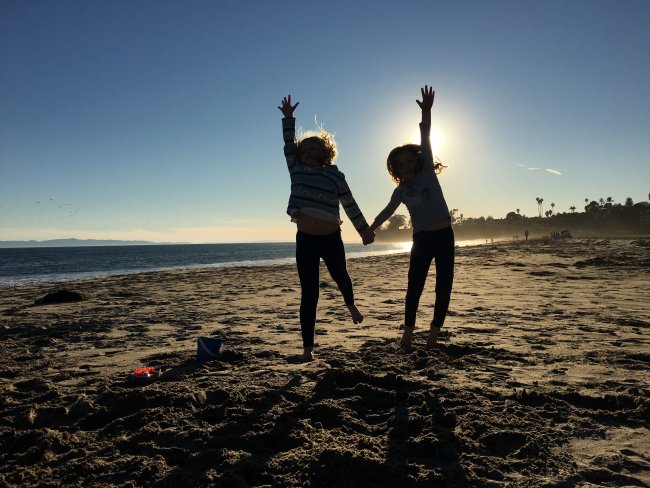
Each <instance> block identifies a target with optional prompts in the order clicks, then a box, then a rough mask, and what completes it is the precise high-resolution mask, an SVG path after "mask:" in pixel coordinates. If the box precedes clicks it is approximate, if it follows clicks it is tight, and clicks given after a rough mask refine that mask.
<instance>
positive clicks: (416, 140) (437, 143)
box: [410, 128, 442, 156]
mask: <svg viewBox="0 0 650 488" xmlns="http://www.w3.org/2000/svg"><path fill="white" fill-rule="evenodd" d="M429 140H430V141H431V151H432V152H433V155H434V156H435V155H437V154H438V151H439V150H440V147H441V145H442V134H441V133H440V131H437V130H436V129H433V128H432V129H431V135H430V136H429ZM410 142H412V143H413V144H420V131H418V132H416V133H415V134H413V136H411V141H410Z"/></svg>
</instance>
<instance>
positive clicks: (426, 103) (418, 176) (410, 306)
mask: <svg viewBox="0 0 650 488" xmlns="http://www.w3.org/2000/svg"><path fill="white" fill-rule="evenodd" d="M420 91H421V94H422V101H419V100H416V102H417V104H418V105H419V106H420V108H421V109H422V122H421V123H420V138H421V139H420V145H417V144H407V145H404V146H399V147H396V148H394V149H393V150H392V151H391V152H390V154H389V155H388V160H387V163H386V165H387V167H388V173H389V174H390V176H391V178H392V179H393V181H394V182H395V183H397V188H395V190H394V191H393V195H392V196H391V199H390V202H389V203H388V205H387V206H386V208H384V209H383V210H382V211H381V212H380V213H379V215H377V218H375V221H374V222H373V223H372V225H371V226H370V229H371V230H373V231H374V230H375V229H376V228H377V227H379V226H380V225H381V224H383V223H384V222H385V221H386V220H387V219H388V218H389V217H390V216H391V215H392V214H393V213H394V212H395V210H397V207H399V205H400V204H401V203H404V204H405V205H406V208H407V209H408V211H409V214H410V216H411V222H412V225H413V246H412V248H411V258H410V264H409V271H408V287H407V291H406V300H405V311H404V334H403V335H402V339H401V341H400V346H401V347H402V349H404V350H405V351H410V350H411V347H412V346H411V341H412V338H413V332H414V330H415V317H416V313H417V310H418V305H419V303H420V297H421V295H422V291H423V290H424V283H425V281H426V279H427V274H428V273H429V267H430V266H431V261H433V260H434V259H435V265H436V302H435V308H434V313H433V320H432V321H431V324H430V327H429V338H428V340H427V347H433V346H434V345H435V343H436V340H437V337H438V335H439V334H440V329H441V327H442V326H443V324H444V322H445V317H446V316H447V310H448V308H449V301H450V299H451V288H452V283H453V281H454V232H453V230H452V228H451V217H450V214H449V208H448V207H447V203H446V202H445V197H444V196H443V194H442V188H441V187H440V182H439V181H438V176H437V175H438V174H439V173H440V172H441V171H442V170H443V169H444V168H445V166H444V165H443V164H442V163H440V162H439V161H437V160H435V159H434V157H433V154H432V151H431V141H430V140H429V134H430V132H431V107H432V106H433V98H434V95H435V92H434V91H433V88H431V87H429V86H427V85H425V86H424V88H422V89H421V90H420Z"/></svg>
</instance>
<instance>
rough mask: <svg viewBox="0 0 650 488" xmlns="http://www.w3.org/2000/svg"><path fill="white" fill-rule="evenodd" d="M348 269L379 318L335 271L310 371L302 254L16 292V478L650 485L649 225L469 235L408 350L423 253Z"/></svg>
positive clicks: (12, 457) (1, 373)
mask: <svg viewBox="0 0 650 488" xmlns="http://www.w3.org/2000/svg"><path fill="white" fill-rule="evenodd" d="M348 267H349V270H350V274H351V276H352V278H353V281H354V283H355V292H356V295H357V305H358V306H359V309H360V310H361V311H362V313H364V314H365V320H364V322H363V323H362V324H358V325H354V324H353V323H352V322H351V320H350V319H349V316H348V312H347V309H346V308H345V306H344V305H343V303H342V299H341V297H340V295H339V293H338V290H337V289H336V287H335V285H334V284H333V283H332V281H331V279H330V278H329V276H328V275H327V273H326V272H325V270H324V268H322V274H321V278H322V285H321V296H320V302H319V309H318V323H317V326H316V332H317V336H316V343H317V347H316V354H317V360H316V361H314V362H311V363H307V364H302V363H300V362H299V361H298V357H299V355H300V353H301V343H300V334H299V325H298V319H297V316H298V305H299V295H300V288H299V285H298V277H297V273H296V270H295V267H294V266H275V267H261V268H230V269H223V268H222V269H204V270H191V271H173V272H156V273H142V274H135V275H127V276H118V277H111V278H105V279H98V280H88V281H82V282H73V283H67V284H65V285H64V286H54V285H47V286H20V287H15V288H3V289H0V340H1V342H0V344H2V355H1V357H0V411H1V412H2V415H1V417H0V486H70V485H81V486H174V487H177V486H232V487H244V486H278V487H285V486H312V487H316V486H318V487H321V486H322V487H326V486H327V487H332V486H355V487H380V486H416V487H418V486H421V487H424V486H427V487H430V486H495V487H497V486H567V487H569V486H649V485H650V429H649V425H648V419H649V418H650V408H649V407H650V400H649V395H648V394H649V392H650V375H649V374H648V372H649V362H650V318H649V317H650V294H649V290H650V239H636V240H635V239H617V240H614V239H612V240H608V239H570V240H566V241H562V242H554V241H530V242H522V241H518V242H510V243H499V244H494V245H484V246H476V247H468V248H459V249H458V256H457V268H456V279H455V285H454V293H453V295H452V303H451V308H450V313H449V317H448V319H447V323H446V325H445V328H444V329H443V333H442V336H441V340H440V344H439V345H438V347H436V348H435V349H434V350H431V351H430V350H426V349H425V348H424V343H425V341H426V328H427V324H428V322H429V321H430V320H431V316H432V308H431V305H432V303H433V298H434V273H433V271H432V272H431V274H430V279H429V281H428V282H427V286H426V288H425V292H424V295H423V297H422V300H421V306H420V312H419V316H418V326H419V329H418V332H416V337H415V341H414V344H415V346H416V347H415V350H414V351H413V352H412V353H409V354H406V353H403V352H402V351H400V350H399V349H398V347H397V339H398V337H399V334H400V331H399V326H400V324H401V321H402V316H403V298H404V293H405V289H406V272H407V268H408V254H397V255H391V256H381V257H367V258H360V259H351V260H349V262H348ZM62 287H64V288H66V289H69V290H73V291H77V292H79V293H81V294H82V295H83V297H84V300H83V301H80V302H74V303H62V304H51V305H39V306H36V305H34V302H35V301H36V300H38V299H39V298H41V297H43V296H44V295H45V294H46V293H48V292H52V291H55V290H57V289H60V288H62ZM212 335H217V336H220V337H222V338H223V340H224V350H223V355H222V357H221V359H219V360H216V361H209V362H203V363H201V362H197V361H196V360H195V355H196V339H197V337H199V336H212ZM142 366H154V367H156V368H159V369H161V370H163V375H162V377H161V378H160V380H159V381H156V382H152V383H150V384H134V383H133V382H131V381H129V379H128V373H129V372H130V371H132V370H134V369H136V368H139V367H142Z"/></svg>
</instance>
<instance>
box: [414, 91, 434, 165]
mask: <svg viewBox="0 0 650 488" xmlns="http://www.w3.org/2000/svg"><path fill="white" fill-rule="evenodd" d="M420 93H421V94H422V101H420V100H416V102H417V104H418V105H419V106H420V108H421V109H422V122H421V123H420V147H421V148H422V156H423V157H425V158H426V159H427V160H430V161H431V164H433V153H432V151H431V139H430V136H431V107H433V99H434V97H435V95H436V92H435V91H433V87H430V86H429V85H424V87H423V88H420Z"/></svg>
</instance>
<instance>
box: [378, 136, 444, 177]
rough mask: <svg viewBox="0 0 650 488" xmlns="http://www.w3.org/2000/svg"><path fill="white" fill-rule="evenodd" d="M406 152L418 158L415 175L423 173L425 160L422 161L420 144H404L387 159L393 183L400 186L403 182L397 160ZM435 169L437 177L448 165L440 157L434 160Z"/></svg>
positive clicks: (387, 167) (387, 166)
mask: <svg viewBox="0 0 650 488" xmlns="http://www.w3.org/2000/svg"><path fill="white" fill-rule="evenodd" d="M404 152H410V153H412V154H413V155H414V156H415V157H416V158H417V166H416V167H415V173H416V174H417V173H419V172H420V171H422V167H423V165H424V160H423V159H422V148H421V147H420V145H419V144H404V145H403V146H398V147H396V148H394V149H393V150H392V151H391V152H390V153H389V154H388V158H387V159H386V169H388V174H389V175H390V177H391V179H392V180H393V182H395V183H396V184H398V185H400V184H402V183H403V181H402V180H401V179H400V177H399V175H398V170H397V161H396V160H395V159H396V157H397V156H398V155H399V154H402V153H404ZM433 168H434V170H435V172H436V174H437V175H439V174H440V173H442V172H443V171H444V170H445V168H447V165H445V164H444V163H443V162H442V161H441V160H440V159H438V157H437V156H436V157H434V158H433Z"/></svg>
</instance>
